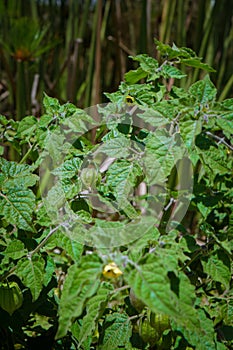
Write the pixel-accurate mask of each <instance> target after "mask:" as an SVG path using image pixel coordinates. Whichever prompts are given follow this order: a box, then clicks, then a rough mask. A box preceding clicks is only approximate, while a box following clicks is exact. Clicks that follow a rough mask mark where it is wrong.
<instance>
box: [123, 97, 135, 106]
mask: <svg viewBox="0 0 233 350" xmlns="http://www.w3.org/2000/svg"><path fill="white" fill-rule="evenodd" d="M134 101H135V100H134V98H133V97H132V96H130V95H127V96H126V98H125V102H126V103H127V104H129V105H132V104H133V103H134Z"/></svg>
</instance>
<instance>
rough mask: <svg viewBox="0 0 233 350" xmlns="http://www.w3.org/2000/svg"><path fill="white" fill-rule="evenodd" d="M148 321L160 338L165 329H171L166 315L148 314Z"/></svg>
mask: <svg viewBox="0 0 233 350" xmlns="http://www.w3.org/2000/svg"><path fill="white" fill-rule="evenodd" d="M149 319H150V325H151V327H153V328H154V329H155V330H156V331H157V332H158V333H159V335H160V336H162V334H163V332H164V331H165V330H166V329H169V328H171V325H170V319H169V316H168V315H164V314H155V313H154V312H150V315H149Z"/></svg>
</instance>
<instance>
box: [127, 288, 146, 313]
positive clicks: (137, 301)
mask: <svg viewBox="0 0 233 350" xmlns="http://www.w3.org/2000/svg"><path fill="white" fill-rule="evenodd" d="M129 300H130V303H131V305H132V306H133V307H134V308H135V309H136V310H137V311H138V312H141V311H142V310H143V309H144V307H145V304H144V303H143V301H141V300H140V299H138V298H137V297H136V295H135V294H134V291H133V289H132V288H130V292H129Z"/></svg>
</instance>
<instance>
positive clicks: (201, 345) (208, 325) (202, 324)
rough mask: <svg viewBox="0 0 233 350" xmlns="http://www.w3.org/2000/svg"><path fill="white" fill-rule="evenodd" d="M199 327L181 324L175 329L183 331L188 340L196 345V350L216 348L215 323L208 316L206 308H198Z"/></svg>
mask: <svg viewBox="0 0 233 350" xmlns="http://www.w3.org/2000/svg"><path fill="white" fill-rule="evenodd" d="M196 312H197V314H196V317H197V319H198V323H199V327H198V328H193V329H190V328H189V327H186V326H185V325H183V326H182V325H179V326H177V327H176V328H175V329H176V330H177V331H180V332H181V333H183V335H184V337H185V338H186V340H187V341H188V342H189V343H190V344H191V345H192V346H195V349H196V350H209V349H215V348H216V346H215V341H214V324H213V322H212V320H210V319H209V318H207V317H206V314H205V312H204V310H201V309H199V310H196Z"/></svg>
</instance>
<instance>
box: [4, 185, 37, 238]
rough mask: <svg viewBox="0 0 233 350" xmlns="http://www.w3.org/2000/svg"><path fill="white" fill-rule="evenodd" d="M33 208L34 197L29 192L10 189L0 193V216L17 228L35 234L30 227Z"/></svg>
mask: <svg viewBox="0 0 233 350" xmlns="http://www.w3.org/2000/svg"><path fill="white" fill-rule="evenodd" d="M34 208H35V195H34V194H33V192H32V191H31V190H29V189H28V190H21V189H19V188H12V189H9V190H7V192H6V193H5V194H3V193H1V192H0V213H1V214H0V215H2V216H3V217H4V219H5V220H6V221H7V222H8V223H9V224H13V225H16V226H18V227H19V228H21V229H23V230H26V231H31V232H35V229H34V227H33V226H32V213H33V210H34Z"/></svg>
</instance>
